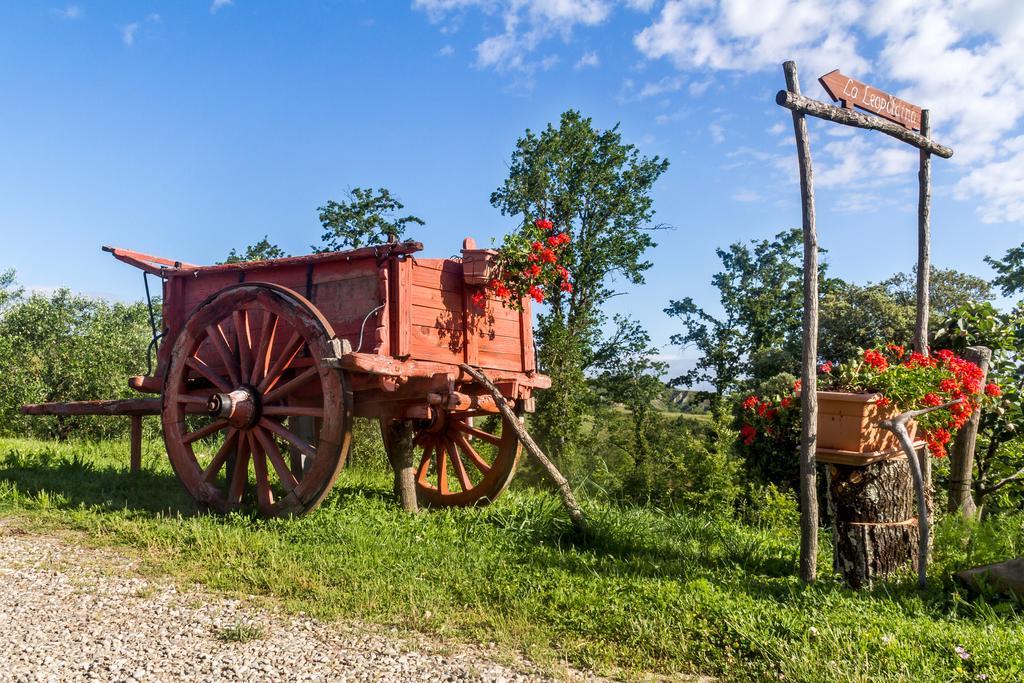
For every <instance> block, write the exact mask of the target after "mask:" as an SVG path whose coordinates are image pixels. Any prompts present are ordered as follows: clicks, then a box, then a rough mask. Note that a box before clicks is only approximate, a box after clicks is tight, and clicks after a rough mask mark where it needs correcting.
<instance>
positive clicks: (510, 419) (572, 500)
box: [459, 363, 587, 533]
mask: <svg viewBox="0 0 1024 683" xmlns="http://www.w3.org/2000/svg"><path fill="white" fill-rule="evenodd" d="M459 367H460V368H462V369H463V370H464V371H465V372H466V373H467V374H468V375H469V376H470V377H472V378H473V379H475V380H476V381H478V382H480V384H482V385H484V387H485V388H486V389H487V390H488V391H489V392H491V396H493V397H494V400H495V402H496V403H497V404H498V409H499V410H500V411H501V414H502V416H504V418H505V423H506V424H510V425H512V429H514V430H515V432H516V436H518V437H519V440H520V441H521V442H522V444H523V446H525V447H526V451H527V452H528V453H529V454H530V455H532V456H533V457H534V458H535V459H536V460H537V462H539V463H540V465H541V467H543V468H544V471H545V472H546V473H547V475H548V477H549V478H550V479H551V481H552V482H553V483H554V485H555V487H556V488H557V489H558V494H559V496H560V497H561V498H562V505H564V506H565V510H566V512H568V513H569V519H570V520H571V521H572V525H573V528H575V529H576V531H578V532H580V533H584V532H586V530H587V524H586V520H585V519H584V517H583V508H581V507H580V505H579V503H577V502H576V496H574V495H573V492H572V487H571V486H569V480H568V479H566V478H565V477H564V476H563V475H562V473H561V472H559V471H558V468H557V467H555V464H554V463H553V462H551V460H550V459H549V458H548V456H546V455H545V454H544V451H542V450H541V448H540V446H538V445H537V442H536V441H534V440H533V438H532V437H531V436H530V434H529V432H527V431H526V428H525V427H523V423H522V422H521V421H520V420H519V416H518V415H516V414H515V413H514V412H513V411H512V408H511V406H509V404H508V401H506V400H505V397H504V396H502V394H501V390H500V389H498V387H496V386H495V385H494V382H492V381H491V380H490V379H489V378H488V377H487V375H485V374H484V372H483V370H480V369H478V368H474V367H473V366H472V365H468V364H466V363H460V364H459Z"/></svg>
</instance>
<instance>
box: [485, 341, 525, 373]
mask: <svg viewBox="0 0 1024 683" xmlns="http://www.w3.org/2000/svg"><path fill="white" fill-rule="evenodd" d="M510 341H514V340H510ZM502 349H504V350H501V349H493V348H491V347H489V346H487V347H483V348H481V349H480V362H479V367H482V368H487V369H488V370H511V371H513V372H522V371H523V355H522V350H521V348H520V346H519V344H514V345H513V344H511V343H510V344H507V345H505V346H503V347H502Z"/></svg>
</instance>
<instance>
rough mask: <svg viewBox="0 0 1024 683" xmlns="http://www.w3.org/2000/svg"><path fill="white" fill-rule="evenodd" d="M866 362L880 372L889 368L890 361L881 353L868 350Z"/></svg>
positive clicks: (865, 353) (865, 357)
mask: <svg viewBox="0 0 1024 683" xmlns="http://www.w3.org/2000/svg"><path fill="white" fill-rule="evenodd" d="M864 362H865V363H867V364H868V365H870V366H871V367H873V368H875V369H876V370H880V371H884V370H885V369H886V368H888V367H889V360H888V359H887V358H886V357H885V356H884V355H883V354H882V353H881V352H880V351H875V350H874V349H868V350H867V351H865V352H864Z"/></svg>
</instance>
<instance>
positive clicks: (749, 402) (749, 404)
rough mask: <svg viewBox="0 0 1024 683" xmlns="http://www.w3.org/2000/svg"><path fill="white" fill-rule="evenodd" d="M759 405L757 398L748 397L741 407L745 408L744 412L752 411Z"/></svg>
mask: <svg viewBox="0 0 1024 683" xmlns="http://www.w3.org/2000/svg"><path fill="white" fill-rule="evenodd" d="M757 403H758V400H757V396H747V397H746V398H745V399H743V403H741V404H740V405H741V406H742V407H743V409H744V410H750V409H751V408H754V407H756V406H757Z"/></svg>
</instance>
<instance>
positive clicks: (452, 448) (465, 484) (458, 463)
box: [448, 441, 473, 491]
mask: <svg viewBox="0 0 1024 683" xmlns="http://www.w3.org/2000/svg"><path fill="white" fill-rule="evenodd" d="M448 455H449V456H450V457H451V461H452V466H453V467H455V476H456V477H457V478H458V480H459V486H461V487H462V490H463V491H468V490H470V489H471V488H473V484H472V483H470V481H469V477H468V476H467V475H466V467H465V465H463V464H462V458H461V457H459V449H458V447H457V446H456V445H455V444H454V443H453V442H451V441H449V442H448Z"/></svg>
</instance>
